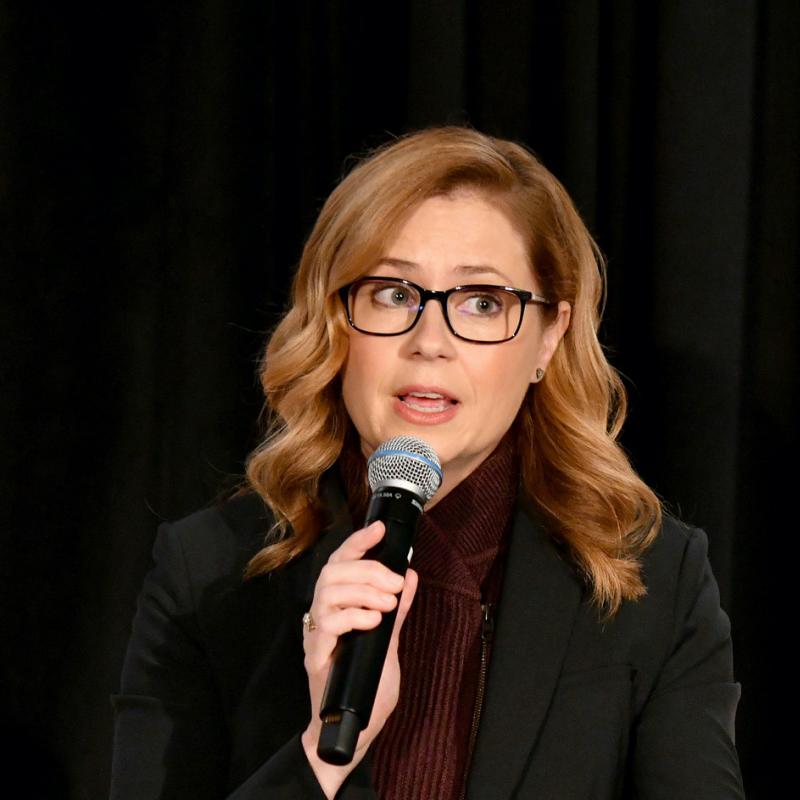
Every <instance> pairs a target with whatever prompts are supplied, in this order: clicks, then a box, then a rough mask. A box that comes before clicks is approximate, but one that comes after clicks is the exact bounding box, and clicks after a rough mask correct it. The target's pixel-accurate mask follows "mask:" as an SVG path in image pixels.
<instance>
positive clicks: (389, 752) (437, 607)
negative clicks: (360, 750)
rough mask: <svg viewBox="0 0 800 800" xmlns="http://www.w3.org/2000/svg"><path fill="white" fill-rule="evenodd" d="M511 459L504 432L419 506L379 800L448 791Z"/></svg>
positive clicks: (470, 703) (469, 713)
mask: <svg viewBox="0 0 800 800" xmlns="http://www.w3.org/2000/svg"><path fill="white" fill-rule="evenodd" d="M518 474H519V473H518V469H517V462H516V453H515V448H514V444H513V439H512V438H511V435H510V434H508V435H506V437H505V438H504V439H503V440H502V441H501V442H500V444H499V445H498V446H497V448H496V449H495V450H494V452H493V453H492V454H491V455H490V456H489V457H488V458H487V459H486V460H485V461H484V462H483V463H482V464H480V465H479V466H478V468H477V469H476V470H475V471H474V472H473V473H472V474H471V475H469V476H468V477H467V478H466V479H465V480H463V481H462V482H461V483H460V484H459V485H458V486H456V487H455V488H454V489H453V490H452V491H451V492H450V493H449V494H448V495H447V496H446V497H444V498H443V499H442V500H441V501H440V502H439V503H437V504H436V505H435V506H434V507H433V508H432V509H431V510H430V511H428V512H426V513H424V514H423V515H422V518H421V520H420V528H419V533H418V536H417V540H416V542H415V545H414V552H413V556H412V559H411V566H412V568H413V569H415V570H416V571H417V572H418V573H419V586H418V588H417V593H416V596H415V598H414V603H413V605H412V607H411V609H410V611H409V614H408V617H407V619H406V621H405V624H404V626H403V630H402V631H401V634H400V642H399V650H398V653H399V659H400V668H401V679H400V699H399V701H398V704H397V707H396V708H395V710H394V712H393V713H392V715H391V716H390V717H389V719H388V720H387V722H386V725H385V726H384V728H383V730H382V731H381V733H380V734H379V735H378V736H377V737H376V739H375V741H374V742H373V744H372V747H371V758H372V779H373V784H374V785H375V788H376V791H377V793H378V796H379V797H380V798H381V800H412V798H413V800H419V798H437V800H447V799H448V798H453V800H455V799H456V798H458V797H459V796H460V793H461V789H462V784H463V781H464V780H465V777H466V771H467V769H468V764H467V761H468V755H469V753H468V750H469V742H470V732H471V728H472V721H473V712H474V708H475V700H476V692H477V688H478V676H479V673H480V662H481V629H482V613H481V603H482V602H483V603H486V602H490V603H492V604H493V606H496V604H497V600H498V598H499V595H500V586H501V583H502V572H503V563H504V560H505V559H504V556H505V553H506V551H507V542H508V531H509V527H510V521H511V513H512V509H513V505H514V500H515V497H516V493H517V484H518Z"/></svg>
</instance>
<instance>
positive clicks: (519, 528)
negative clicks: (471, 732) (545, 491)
mask: <svg viewBox="0 0 800 800" xmlns="http://www.w3.org/2000/svg"><path fill="white" fill-rule="evenodd" d="M581 597H582V591H581V584H580V582H579V580H578V578H577V576H576V574H575V572H574V571H573V568H572V567H571V566H570V565H569V564H568V562H567V561H566V560H565V559H564V558H562V556H561V555H560V554H559V552H558V550H557V549H556V547H555V545H554V544H553V541H552V540H551V538H550V537H549V536H548V535H547V534H546V533H545V531H544V529H543V527H542V525H541V524H540V523H538V522H537V521H536V520H535V518H534V514H533V513H532V511H531V510H530V509H528V508H527V507H526V506H524V505H522V504H520V505H518V506H517V509H516V512H515V517H514V522H513V526H512V530H511V539H510V542H509V552H508V560H507V564H506V574H505V579H504V581H503V591H502V595H501V599H500V604H499V608H498V616H497V621H496V626H495V638H494V646H493V652H492V657H491V662H490V666H489V675H488V682H487V687H486V695H485V700H484V707H483V710H482V713H481V722H480V728H479V730H478V737H477V741H476V744H475V753H474V758H473V762H472V768H471V771H470V778H469V785H468V791H467V797H469V798H486V797H511V796H512V794H513V792H514V789H515V788H516V786H517V785H518V783H519V781H520V779H521V778H522V773H523V771H524V768H525V765H526V763H527V761H528V758H529V755H530V753H531V751H532V750H533V748H534V747H535V745H536V741H537V738H538V734H539V731H540V729H541V727H542V724H543V723H544V720H545V717H546V715H547V711H548V708H549V705H550V700H551V697H552V695H553V691H554V690H555V686H556V683H557V680H558V676H559V673H560V671H561V663H562V661H563V658H564V654H565V652H566V648H567V644H568V642H569V638H570V635H571V632H572V626H573V624H574V621H575V616H576V613H577V611H578V608H579V605H580V601H581Z"/></svg>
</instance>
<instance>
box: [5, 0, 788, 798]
mask: <svg viewBox="0 0 800 800" xmlns="http://www.w3.org/2000/svg"><path fill="white" fill-rule="evenodd" d="M798 17H800V6H799V5H798V4H797V3H796V2H793V0H787V1H786V2H778V1H777V0H776V2H763V3H758V2H756V0H709V2H704V3H698V2H694V0H660V1H659V2H634V0H617V1H615V2H604V1H601V0H593V1H592V0H565V2H560V3H554V2H543V0H534V1H533V2H504V3H492V2H488V0H483V2H479V1H478V0H461V2H457V1H456V0H451V1H449V2H448V1H447V0H442V1H441V2H423V0H414V1H413V2H408V3H394V4H382V3H374V2H366V1H362V0H349V1H348V2H344V1H342V2H324V3H304V2H294V3H282V4H276V3H270V2H265V1H264V0H244V1H243V2H239V3H230V2H221V0H204V1H203V2H198V3H183V4H181V3H160V2H159V3H156V2H152V1H149V2H148V1H147V0H144V1H143V2H139V3H136V4H114V3H105V4H99V3H97V4H94V5H80V4H78V5H75V4H56V3H52V4H48V3H44V2H38V0H30V1H29V2H24V3H23V2H19V3H15V4H13V5H9V4H6V5H4V6H3V7H2V10H0V37H2V41H1V42H0V43H1V44H2V47H0V59H2V68H1V69H0V108H1V109H2V123H1V124H0V151H1V152H2V159H1V160H0V168H1V169H2V173H1V174H0V203H1V204H2V216H3V222H2V235H1V236H0V239H1V240H2V244H0V248H2V250H1V252H0V255H1V257H2V265H1V266H0V269H1V272H2V285H0V289H1V290H2V295H1V296H2V315H1V316H0V326H2V327H0V341H2V343H3V347H4V355H3V356H2V363H1V364H0V375H1V376H2V393H1V394H0V412H1V413H2V419H3V422H4V429H5V436H4V442H5V444H4V447H3V455H4V458H3V476H2V487H3V492H4V495H5V497H4V500H3V502H2V514H3V525H2V534H3V536H2V550H1V551H0V556H1V558H0V569H1V570H2V573H1V575H0V577H2V595H3V597H2V601H3V603H2V619H1V620H0V622H1V623H2V635H3V643H4V654H3V657H2V660H1V661H2V690H3V696H2V716H3V732H4V734H5V735H6V737H7V738H6V742H7V744H6V746H5V748H4V753H3V757H4V758H6V759H8V765H7V767H6V771H5V775H4V778H5V780H4V783H5V785H8V780H9V777H12V776H18V777H19V778H24V779H25V781H26V783H27V785H28V787H29V788H30V791H28V792H27V793H26V794H27V796H31V797H33V796H35V797H53V798H75V799H77V798H81V800H82V799H83V798H96V797H102V796H104V795H105V794H106V793H107V785H108V775H109V764H110V748H111V733H112V721H111V709H110V705H109V700H108V696H109V694H110V693H112V692H114V691H115V690H116V688H117V686H118V678H119V671H120V666H121V661H122V656H123V653H124V648H125V644H126V641H127V637H128V634H129V631H130V622H131V618H132V615H133V613H134V609H135V598H136V594H137V592H138V590H139V587H140V585H141V581H142V578H143V575H144V573H145V571H146V569H147V567H148V563H149V552H150V547H151V544H152V541H153V537H154V535H155V532H156V527H157V523H158V521H159V520H161V519H175V518H178V517H180V516H183V515H185V514H187V513H189V512H191V511H193V510H195V509H197V508H199V507H201V506H203V505H205V504H207V503H208V502H209V501H210V500H211V499H212V498H213V497H214V496H215V495H216V494H217V492H218V491H219V490H220V489H221V488H222V487H224V486H226V485H228V484H229V483H231V482H232V481H234V480H235V478H236V476H237V475H240V474H241V473H242V469H243V461H244V458H245V456H246V454H247V453H248V451H249V450H250V449H251V448H252V447H253V446H254V445H255V443H256V441H257V439H256V437H257V434H258V429H257V424H256V421H257V416H258V413H259V410H260V396H259V391H258V387H257V382H256V380H255V376H254V370H255V366H256V360H257V358H258V354H259V351H260V349H261V347H262V343H263V339H264V335H265V333H266V332H267V331H268V330H269V329H270V327H271V326H272V325H273V324H274V322H275V320H276V318H277V314H278V313H279V312H280V310H281V308H282V307H283V304H284V302H285V299H286V293H287V287H288V283H289V280H290V275H291V272H292V269H293V266H294V265H295V264H296V263H297V260H298V258H299V255H300V252H301V248H302V244H303V241H304V238H305V237H306V236H307V234H308V233H309V231H310V228H311V226H312V224H313V221H314V218H315V216H316V214H317V212H318V211H319V208H320V207H321V205H322V202H323V201H324V198H325V197H326V195H327V194H328V193H329V192H330V191H331V189H332V188H333V187H334V185H335V184H336V182H337V180H338V179H339V178H340V177H341V176H342V175H343V174H344V173H345V172H346V170H347V169H348V168H349V166H350V165H351V163H352V161H351V160H349V159H348V155H349V154H354V153H355V154H357V153H362V152H364V151H365V150H366V149H368V148H370V147H373V146H375V145H377V144H379V143H382V142H383V141H385V140H386V139H388V138H389V137H390V136H392V135H397V134H400V133H403V132H405V131H407V130H411V129H414V128H418V127H421V126H424V125H428V124H434V123H447V122H452V123H458V122H462V121H466V122H469V123H470V124H472V125H474V126H476V127H478V128H479V129H482V130H485V131H486V132H489V133H493V134H498V135H501V136H504V137H507V138H515V139H518V140H521V141H523V142H525V143H526V144H528V145H529V146H531V147H532V148H533V149H534V150H535V151H536V152H537V153H538V154H539V156H540V157H541V158H542V160H543V161H544V162H545V164H546V165H547V166H548V167H549V168H550V169H551V170H552V171H553V172H554V173H555V174H556V175H558V176H559V177H560V178H561V179H562V181H563V182H564V183H565V185H566V187H567V189H568V190H569V191H570V192H571V194H572V195H573V197H574V198H575V199H576V201H577V204H578V206H579V208H580V209H581V212H582V214H583V215H584V217H585V219H586V221H587V223H588V225H589V227H590V229H591V230H592V231H593V233H594V234H595V235H596V237H597V239H598V241H599V243H600V245H601V247H602V248H603V250H604V251H605V252H606V253H607V255H608V258H609V272H608V274H609V294H608V304H607V309H606V316H605V322H604V325H603V328H602V340H603V343H604V344H605V346H606V347H607V350H608V355H609V358H610V360H611V361H612V363H613V364H614V365H615V366H616V367H618V368H619V369H620V371H621V372H622V373H623V374H624V376H625V380H626V382H627V386H628V388H629V390H630V396H631V404H632V407H631V414H630V417H629V421H628V424H627V426H626V429H625V433H624V436H623V443H624V445H625V447H626V449H627V450H628V452H629V453H630V455H631V458H632V461H633V463H634V464H635V466H636V468H637V469H638V470H639V471H640V473H641V474H642V475H643V477H644V478H645V480H647V481H648V482H649V483H650V485H652V486H653V487H654V488H655V489H656V490H657V491H658V493H659V494H660V495H661V496H662V497H663V498H665V499H666V500H667V501H668V502H669V503H670V504H671V507H672V508H673V509H675V511H676V513H678V514H680V515H681V516H682V517H683V519H684V520H686V521H687V522H690V523H693V524H696V525H701V526H703V527H704V528H705V530H706V531H707V533H708V535H709V539H710V547H711V553H710V557H711V560H712V564H713V567H714V570H715V572H716V575H717V578H718V580H719V583H720V587H721V592H722V601H723V606H724V608H725V609H726V610H727V611H728V614H729V616H730V617H731V621H732V625H733V638H734V658H735V668H736V673H737V679H738V680H740V681H741V682H742V684H743V696H742V700H741V703H740V706H739V714H738V718H737V731H738V732H737V745H738V749H739V753H740V757H741V761H742V769H743V774H744V779H745V786H746V788H747V789H748V794H749V796H750V797H761V796H766V792H767V789H766V774H767V772H768V769H767V765H766V759H765V749H766V744H765V740H769V739H771V738H772V737H771V736H765V732H767V731H769V728H768V727H767V720H766V718H765V713H766V712H765V709H766V707H767V704H768V703H767V693H766V684H767V681H768V678H767V670H768V668H769V666H770V664H769V662H768V660H767V659H766V658H764V657H763V653H765V652H766V636H767V635H766V627H767V625H766V618H767V617H766V614H767V609H766V601H767V598H768V597H769V598H771V597H773V596H774V590H773V591H772V592H770V584H771V583H772V584H774V582H775V580H776V579H775V577H774V576H773V575H772V574H771V570H770V571H769V572H768V564H767V557H766V555H765V553H766V548H767V546H768V543H771V542H772V541H776V537H777V536H778V535H779V532H780V533H783V532H784V531H787V532H788V530H789V529H788V528H787V526H786V524H785V523H784V522H783V520H782V514H781V513H780V512H779V511H778V510H777V509H778V508H779V507H781V506H783V505H784V502H782V501H784V498H785V497H786V496H787V494H788V491H789V487H788V485H787V482H785V480H784V479H783V478H782V475H785V471H784V468H783V467H780V466H779V465H780V464H781V457H782V456H783V455H785V454H786V453H788V449H789V447H790V446H791V445H792V444H793V442H794V441H796V438H795V437H796V433H797V425H796V423H795V418H794V414H793V411H794V409H795V408H796V406H797V400H798V392H797V370H796V364H797V355H798V353H797V341H798V337H797V325H796V311H797V308H798V297H797V277H796V276H797V269H798V234H797V221H798V219H800V215H799V214H798V195H799V194H800V191H799V189H800V181H799V180H798V177H799V176H798V143H799V142H800V131H799V130H798V127H799V120H800V115H799V114H798V104H799V102H800V101H799V99H798V90H797V87H798V86H800V74H799V73H800V69H799V65H800V57H799V56H798V46H797V41H798V32H799V31H800V24H798V23H799V22H800V20H799V19H798ZM790 496H791V495H789V497H790ZM782 539H783V537H781V538H780V539H777V541H778V542H780V544H778V545H777V546H776V547H775V548H774V550H773V552H775V553H776V554H777V553H780V552H782ZM779 548H781V549H779Z"/></svg>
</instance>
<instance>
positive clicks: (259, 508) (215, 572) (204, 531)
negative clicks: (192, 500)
mask: <svg viewBox="0 0 800 800" xmlns="http://www.w3.org/2000/svg"><path fill="white" fill-rule="evenodd" d="M272 524H273V516H272V513H271V511H270V509H269V506H268V505H267V504H266V503H265V502H264V500H263V499H262V498H261V497H260V496H259V495H258V494H257V493H256V492H253V491H248V492H245V493H241V494H237V495H234V496H232V497H227V498H223V499H220V500H216V501H214V502H213V503H212V504H209V505H207V506H204V507H203V508H200V509H197V510H196V511H193V512H192V513H190V514H187V515H186V516H184V517H180V518H178V519H175V520H172V521H164V522H162V523H161V524H160V525H159V528H158V535H157V537H156V543H155V546H154V556H155V558H156V560H158V559H159V556H160V555H161V557H162V558H163V557H165V556H167V557H171V558H172V559H178V560H180V561H181V562H182V563H183V567H184V568H185V570H186V572H187V573H188V574H189V575H191V576H192V578H193V580H194V581H198V582H201V583H212V582H214V581H216V580H218V579H219V578H220V577H222V576H225V575H235V576H236V577H237V579H239V580H240V579H241V575H242V572H243V571H244V569H245V567H246V566H247V563H248V561H249V560H250V559H251V558H252V556H253V555H254V554H255V553H257V552H258V551H259V550H260V549H261V548H262V547H263V546H264V543H265V540H266V537H267V534H268V533H269V531H270V529H271V528H272Z"/></svg>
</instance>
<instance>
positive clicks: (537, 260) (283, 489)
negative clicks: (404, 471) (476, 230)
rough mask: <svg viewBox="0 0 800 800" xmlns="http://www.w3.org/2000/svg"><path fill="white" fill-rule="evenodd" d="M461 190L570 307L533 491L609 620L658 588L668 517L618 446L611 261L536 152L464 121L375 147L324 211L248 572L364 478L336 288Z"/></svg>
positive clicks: (303, 285) (286, 336)
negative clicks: (498, 213) (323, 497)
mask: <svg viewBox="0 0 800 800" xmlns="http://www.w3.org/2000/svg"><path fill="white" fill-rule="evenodd" d="M462 189H465V190H470V191H477V192H479V193H480V194H481V196H483V197H485V198H486V199H487V200H489V201H490V202H492V203H493V204H495V205H496V206H497V207H498V208H500V209H501V210H502V211H503V212H505V213H506V215H507V216H508V218H509V219H510V220H511V222H512V224H513V225H514V227H515V229H516V230H517V231H518V232H519V234H520V235H521V236H522V237H523V240H524V241H525V243H526V246H527V252H528V254H529V259H530V264H531V266H532V268H533V269H534V270H535V273H536V276H537V278H538V281H539V286H540V289H541V291H542V292H543V293H544V294H545V295H546V296H548V297H550V298H553V299H557V300H566V301H567V302H569V304H570V305H571V307H572V314H571V319H570V324H569V327H568V329H567V331H566V333H565V335H564V337H563V339H562V341H561V342H560V344H559V346H558V348H557V350H556V352H555V355H554V356H553V358H552V360H551V362H550V365H549V368H548V370H547V373H546V376H545V377H544V379H543V380H542V381H541V382H539V383H537V384H535V385H533V384H532V385H531V387H530V388H529V390H528V393H527V395H526V397H525V399H524V401H523V404H522V406H521V408H520V410H519V413H518V415H517V418H516V420H515V422H514V424H515V426H516V433H517V437H516V438H517V444H518V449H519V453H520V465H521V485H522V487H523V490H524V492H525V493H526V494H527V496H528V497H529V499H530V500H531V501H533V503H534V504H535V505H536V506H537V507H538V509H539V510H540V512H541V514H542V515H543V517H544V519H545V522H546V524H547V528H548V532H549V534H550V535H551V536H552V537H554V538H555V539H556V540H557V541H558V542H559V543H560V544H561V545H562V546H564V547H565V548H566V550H567V551H568V553H569V555H570V557H571V559H572V560H573V562H574V564H575V566H576V567H577V568H578V571H579V573H580V574H581V575H582V576H583V577H584V579H585V581H586V583H587V586H589V587H590V588H591V595H592V601H593V603H594V604H595V605H596V606H597V607H598V608H600V609H604V610H605V617H606V618H610V617H611V616H613V615H614V614H615V613H616V612H617V610H618V609H619V608H620V606H621V604H622V601H623V600H635V599H636V598H638V597H641V596H642V595H644V594H645V593H646V589H645V586H644V584H643V581H642V578H641V574H640V570H641V564H640V560H639V558H640V556H641V555H642V553H643V552H644V551H645V550H646V549H647V548H648V547H649V546H650V544H651V543H652V541H653V540H654V538H655V537H656V535H657V533H658V530H659V528H660V525H661V518H662V509H661V504H660V501H659V499H658V498H657V496H656V495H655V493H654V492H653V491H652V490H651V489H650V488H649V487H648V486H647V485H646V484H645V483H644V482H643V481H642V480H641V479H640V478H639V477H638V476H637V475H636V473H635V472H634V470H633V468H632V466H631V464H630V462H629V460H628V458H627V456H626V454H625V452H624V451H623V449H622V448H621V447H620V445H619V444H618V442H617V437H618V435H619V432H620V429H621V427H622V424H623V422H624V419H625V415H626V408H627V401H626V393H625V388H624V386H623V384H622V381H621V380H620V377H619V375H618V373H617V372H616V370H615V369H614V368H613V367H612V366H611V365H610V364H609V363H608V361H607V360H606V358H605V355H604V353H603V350H602V347H601V345H600V343H599V341H598V338H597V330H598V327H599V324H600V317H601V313H602V310H603V306H604V304H605V295H604V285H605V261H604V259H603V256H602V254H601V253H600V250H599V248H598V247H597V245H596V244H595V242H594V241H593V239H592V237H591V235H590V234H589V232H588V230H587V229H586V226H585V225H584V223H583V221H582V220H581V218H580V215H579V213H578V211H577V210H576V208H575V206H574V204H573V202H572V200H571V199H570V197H569V196H568V194H567V192H566V191H565V189H564V187H563V186H562V185H561V183H559V181H558V180H557V179H556V178H555V177H554V176H553V175H552V174H551V173H550V172H549V171H548V170H547V169H545V167H544V166H543V165H542V164H541V163H540V162H539V160H538V159H537V158H536V156H535V155H534V154H533V153H532V152H531V151H530V150H529V149H527V148H526V147H525V146H523V145H521V144H518V143H515V142H512V141H507V140H504V139H499V138H494V137H491V136H487V135H484V134H482V133H480V132H478V131H476V130H474V129H472V128H470V127H463V126H444V127H434V128H427V129H424V130H420V131H416V132H413V133H410V134H406V135H404V136H401V137H398V138H396V139H394V140H392V141H390V142H387V143H386V144H384V145H382V146H380V147H378V148H376V149H375V150H373V151H372V152H370V153H368V154H367V155H366V156H365V157H363V158H361V159H360V160H359V162H358V163H357V164H356V166H355V167H354V168H353V169H352V170H351V171H350V172H349V174H347V176H346V177H345V178H344V179H343V180H342V181H341V182H340V183H339V184H338V186H337V187H336V188H335V190H334V191H333V192H332V193H331V195H330V196H329V197H328V199H327V201H326V202H325V204H324V206H323V207H322V210H321V211H320V214H319V217H318V218H317V221H316V224H315V225H314V228H313V230H312V231H311V233H310V235H309V237H308V240H307V242H306V244H305V247H304V249H303V253H302V257H301V259H300V263H299V266H298V270H297V273H296V276H295V279H294V283H293V287H292V296H291V305H290V308H289V310H288V312H287V313H286V314H285V316H284V317H283V319H282V320H281V321H280V323H279V324H278V326H277V327H276V329H275V331H274V332H273V334H272V336H271V337H270V338H269V341H268V343H267V346H266V350H265V352H264V355H263V358H262V360H261V364H260V367H259V376H260V380H261V385H262V387H263V391H264V396H265V404H264V411H263V415H264V416H263V418H262V424H264V426H265V429H266V430H265V436H264V439H263V441H262V442H261V443H260V444H259V445H258V447H256V448H255V450H254V451H253V452H252V453H251V454H250V455H249V456H248V458H247V461H246V465H245V474H246V481H245V483H244V484H243V485H242V486H241V487H240V488H239V490H238V491H237V492H236V494H242V493H246V492H250V491H255V492H257V493H258V494H259V495H260V496H261V497H262V498H263V499H264V500H265V501H266V503H267V504H268V505H269V506H270V508H271V509H272V511H273V514H274V517H275V525H274V526H273V529H272V531H271V533H270V535H269V537H268V539H267V543H266V544H265V547H264V548H263V549H262V550H260V551H259V552H258V553H256V555H255V556H253V558H252V559H251V561H250V563H249V565H248V568H247V572H246V575H247V576H249V577H251V576H255V575H259V574H263V573H266V572H269V571H271V570H273V569H275V568H277V567H279V566H281V565H283V564H285V563H287V562H288V561H290V560H291V559H293V558H295V557H296V556H298V555H299V554H301V553H302V552H304V551H305V550H307V549H308V548H309V547H310V546H311V545H312V544H313V543H314V542H315V541H316V539H317V538H318V536H319V532H320V529H321V527H322V519H323V516H322V514H323V510H322V507H321V504H320V501H319V499H318V488H319V479H320V476H321V475H322V473H323V472H325V470H327V469H328V468H329V467H331V466H332V465H333V464H334V463H335V462H336V461H337V459H339V458H340V456H341V457H346V456H349V457H350V458H351V459H353V460H354V461H355V462H356V468H357V469H358V468H359V466H360V468H361V469H362V472H363V457H360V456H355V455H354V454H353V451H354V446H353V443H354V442H357V438H356V437H354V429H353V426H352V423H351V422H350V419H349V417H348V415H347V412H346V410H345V407H344V403H343V400H342V394H341V387H340V380H339V374H340V370H341V369H342V366H343V364H344V361H345V358H346V355H347V350H348V328H347V321H346V319H345V315H344V309H343V307H342V304H341V302H340V300H339V297H338V294H337V290H338V289H339V288H340V287H341V286H344V285H346V284H348V283H350V282H351V281H353V280H355V279H356V278H358V277H361V276H362V275H364V274H365V273H366V272H367V271H368V270H369V269H370V268H371V267H372V266H373V265H374V264H375V263H377V261H378V260H379V259H380V257H381V256H382V255H384V254H385V252H386V249H387V247H388V245H389V244H390V243H391V241H392V239H393V238H394V237H395V235H396V234H397V232H398V231H399V229H400V227H401V226H402V224H403V222H404V220H405V219H406V218H407V216H408V215H409V214H410V212H411V211H412V210H413V209H414V208H415V207H416V206H417V205H418V204H419V203H420V202H421V201H422V200H424V199H427V198H429V197H433V196H441V195H450V194H452V193H454V192H455V191H457V190H462ZM554 310H555V309H550V312H551V313H553V312H554ZM359 461H360V462H361V463H360V465H359V463H358V462H359ZM362 478H363V479H362ZM359 480H360V481H361V483H363V485H364V486H363V492H364V493H366V492H367V488H366V479H365V477H363V475H362V476H361V477H360V478H359Z"/></svg>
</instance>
